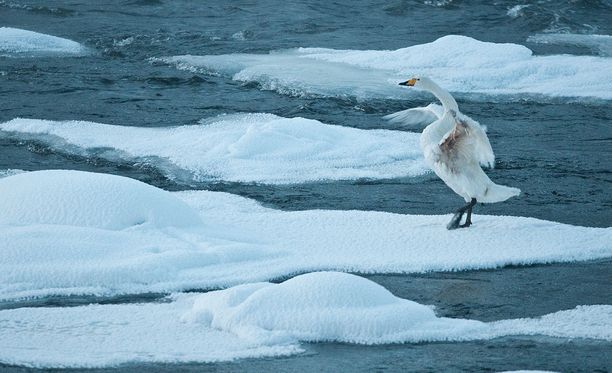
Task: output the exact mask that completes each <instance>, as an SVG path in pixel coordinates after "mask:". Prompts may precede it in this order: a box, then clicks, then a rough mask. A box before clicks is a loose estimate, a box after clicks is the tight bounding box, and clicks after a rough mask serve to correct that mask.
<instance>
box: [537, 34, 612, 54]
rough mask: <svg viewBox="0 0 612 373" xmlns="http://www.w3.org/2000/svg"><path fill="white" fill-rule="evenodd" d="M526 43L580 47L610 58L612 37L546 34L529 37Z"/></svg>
mask: <svg viewBox="0 0 612 373" xmlns="http://www.w3.org/2000/svg"><path fill="white" fill-rule="evenodd" d="M527 41H529V42H532V43H541V44H562V45H563V44H565V45H576V46H582V47H587V48H590V49H591V50H593V51H595V52H597V53H598V54H599V55H600V56H604V57H611V56H612V35H597V34H568V33H566V34H560V33H548V34H536V35H533V36H530V37H529V38H527Z"/></svg>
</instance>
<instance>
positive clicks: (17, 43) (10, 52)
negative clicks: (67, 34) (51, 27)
mask: <svg viewBox="0 0 612 373" xmlns="http://www.w3.org/2000/svg"><path fill="white" fill-rule="evenodd" d="M88 53H89V50H88V49H87V48H86V47H85V46H83V45H81V44H79V43H77V42H75V41H72V40H68V39H63V38H58V37H57V36H52V35H46V34H41V33H38V32H34V31H28V30H21V29H18V28H12V27H0V56H4V57H20V56H27V57H31V56H82V55H85V54H88Z"/></svg>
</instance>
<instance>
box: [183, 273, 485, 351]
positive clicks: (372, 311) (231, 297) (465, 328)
mask: <svg viewBox="0 0 612 373" xmlns="http://www.w3.org/2000/svg"><path fill="white" fill-rule="evenodd" d="M184 319H185V320H186V321H189V322H193V323H197V324H202V325H204V326H206V327H212V328H215V329H219V330H224V331H228V332H231V333H233V334H235V335H238V336H239V337H240V338H241V339H244V340H249V341H253V342H256V341H259V342H260V343H261V342H264V343H267V344H278V343H295V342H297V341H305V342H322V341H338V342H348V343H360V344H381V343H401V342H423V341H438V340H463V339H470V337H469V335H474V334H476V333H482V332H483V331H485V330H486V327H485V324H484V323H480V322H477V321H471V320H451V319H444V318H438V317H436V316H435V314H434V311H433V310H432V309H431V308H429V307H427V306H424V305H421V304H418V303H416V302H412V301H409V300H406V299H400V298H397V297H395V296H394V295H393V294H391V293H390V292H389V291H388V290H386V289H385V288H383V287H382V286H380V285H378V284H376V283H374V282H372V281H369V280H366V279H364V278H362V277H358V276H355V275H351V274H346V273H338V272H315V273H309V274H305V275H301V276H297V277H295V278H292V279H290V280H287V281H285V282H283V283H281V284H271V283H255V284H245V285H241V286H237V287H234V288H230V289H227V290H221V291H215V292H210V293H206V294H203V295H200V296H198V297H197V298H195V301H194V306H193V309H192V310H190V311H189V312H188V313H186V314H185V316H184Z"/></svg>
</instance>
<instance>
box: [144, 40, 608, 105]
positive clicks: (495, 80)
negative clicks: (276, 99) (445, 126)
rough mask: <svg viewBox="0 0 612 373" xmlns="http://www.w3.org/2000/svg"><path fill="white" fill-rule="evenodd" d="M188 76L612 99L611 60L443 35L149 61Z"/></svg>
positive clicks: (352, 90)
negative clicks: (427, 84) (361, 46)
mask: <svg viewBox="0 0 612 373" xmlns="http://www.w3.org/2000/svg"><path fill="white" fill-rule="evenodd" d="M151 60H152V61H153V62H163V63H167V64H171V65H174V66H176V67H178V68H179V69H186V70H192V71H198V72H204V73H210V74H222V75H227V76H231V77H232V79H234V80H237V81H242V82H257V83H259V84H260V85H261V87H262V89H267V90H275V91H278V92H280V93H285V94H292V95H303V94H315V95H322V96H336V97H343V96H351V97H357V98H366V99H367V98H397V99H403V98H406V97H409V95H410V94H411V93H409V91H408V90H402V89H401V87H397V83H398V82H399V81H401V80H405V79H407V78H409V77H411V76H414V75H425V76H429V77H430V78H432V79H434V80H435V81H436V82H438V83H440V85H441V86H443V87H445V88H446V89H447V90H449V91H451V92H453V93H458V94H462V93H463V94H469V95H468V96H469V97H470V98H473V99H481V98H483V97H490V96H494V95H510V96H516V97H517V98H521V99H522V98H524V97H525V96H529V97H530V98H532V99H541V98H543V99H546V97H566V98H567V97H573V98H589V97H590V98H596V99H604V100H610V99H612V88H610V84H609V83H608V82H610V81H611V80H612V69H610V59H609V58H605V57H598V56H573V55H551V56H534V55H533V53H532V51H531V50H530V49H529V48H527V47H525V46H522V45H518V44H509V43H489V42H482V41H479V40H476V39H472V38H470V37H466V36H458V35H448V36H444V37H442V38H440V39H438V40H435V41H434V42H431V43H427V44H420V45H414V46H411V47H407V48H402V49H398V50H335V49H325V48H297V49H290V50H280V51H273V52H270V53H269V54H226V55H205V56H192V55H184V56H173V57H163V58H153V59H151Z"/></svg>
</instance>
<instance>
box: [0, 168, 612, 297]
mask: <svg viewBox="0 0 612 373" xmlns="http://www.w3.org/2000/svg"><path fill="white" fill-rule="evenodd" d="M74 173H75V172H74V171H54V172H39V173H25V174H19V175H14V176H9V177H7V178H3V179H0V182H1V184H0V185H2V186H3V187H2V196H3V198H4V196H7V195H13V194H12V193H16V195H19V198H14V197H11V198H6V200H4V201H2V207H1V208H2V211H3V214H2V216H3V219H9V218H10V222H9V223H10V224H9V225H6V224H0V300H15V299H21V298H27V297H44V296H49V295H69V294H92V295H116V294H137V293H147V292H172V291H181V290H186V289H211V288H217V289H218V288H226V287H229V286H234V285H238V284H244V283H248V282H259V281H268V280H270V279H275V278H280V277H284V276H288V275H292V274H295V273H305V272H312V271H321V270H335V271H342V272H361V273H409V272H411V273H414V272H428V271H457V270H468V269H484V268H497V267H501V266H505V265H525V264H527V265H529V264H536V263H550V262H572V261H580V260H594V259H600V258H609V257H612V244H611V242H612V228H587V227H577V226H571V225H565V224H559V223H554V222H547V221H542V220H538V219H532V218H522V217H509V216H483V215H476V216H474V217H473V221H474V226H473V227H470V229H467V230H461V231H448V230H446V228H445V226H446V223H447V221H448V219H449V218H450V216H448V215H432V216H419V215H400V214H392V213H385V212H374V211H331V210H312V211H295V212H283V211H279V210H273V209H269V208H265V207H262V206H261V205H259V204H258V203H256V202H255V201H253V200H249V199H246V198H242V197H238V196H235V195H231V194H227V193H219V192H208V191H190V192H176V193H170V194H168V193H167V192H164V191H161V190H157V189H156V188H154V187H148V188H150V189H147V188H144V186H143V184H142V183H139V182H136V181H133V180H129V179H125V180H124V179H123V178H119V177H112V176H109V177H110V178H113V179H109V180H115V179H114V178H117V179H119V180H123V181H119V182H117V184H120V185H121V186H124V187H125V188H126V189H125V190H123V189H121V188H115V187H114V185H115V184H116V183H115V182H109V183H106V182H104V180H103V179H101V180H102V181H101V182H96V183H89V182H85V183H74V184H75V187H70V186H66V185H64V186H62V185H63V184H62V183H63V182H64V181H65V180H70V179H71V178H72V177H73V176H74ZM31 175H34V176H32V177H29V176H31ZM88 175H89V176H88ZM92 175H93V176H92ZM95 175H96V174H87V173H83V178H85V179H87V180H95V179H90V177H91V178H93V177H96V176H95ZM103 176H104V175H103ZM103 176H102V177H103ZM47 177H49V178H51V179H52V181H50V182H46V181H45V178H47ZM26 181H27V183H26ZM30 181H32V182H30ZM26 184H28V185H26ZM29 184H34V185H33V186H31V185H29ZM35 184H40V185H43V186H44V187H36V185H35ZM91 184H95V185H93V186H92V185H91ZM79 185H81V186H83V185H87V187H86V188H85V187H83V188H82V189H79V187H78V186H79ZM9 186H15V188H13V187H10V188H9ZM107 186H108V187H107ZM5 189H6V193H5ZM14 189H23V190H17V191H15V190H14ZM80 194H82V195H81V196H80ZM160 195H163V197H160V198H159V199H157V197H158V196H160ZM122 196H124V197H125V196H127V197H129V198H123V197H122ZM172 197H178V198H180V199H182V200H183V201H184V202H185V203H186V204H187V205H188V207H181V204H180V203H177V201H176V199H174V198H172ZM166 198H168V199H167V201H168V203H167V204H166V205H165V208H163V209H162V208H160V209H159V210H158V206H161V204H159V202H158V201H159V200H164V199H166ZM71 199H74V200H75V201H81V202H75V201H71ZM126 199H129V201H126ZM15 201H17V202H15ZM118 201H123V202H122V203H125V204H126V206H128V207H125V206H122V205H120V204H119V202H118ZM22 204H23V205H22ZM39 204H40V205H41V206H43V205H44V204H48V205H49V206H50V207H49V208H43V207H41V206H39ZM66 205H67V206H75V209H74V210H78V211H77V212H73V211H70V210H68V209H66V208H65V207H64V206H66ZM25 206H29V208H31V210H32V211H37V212H39V213H41V214H42V215H41V216H42V217H44V219H42V218H40V217H39V216H38V215H36V214H35V213H34V212H30V211H23V210H24V207H25ZM89 206H91V207H92V208H89ZM109 206H115V207H114V208H112V209H111V208H110V207H109ZM129 206H134V208H133V209H131V208H130V207H129ZM83 209H84V210H83ZM149 209H152V210H153V211H154V213H153V214H152V216H153V217H152V218H151V217H150V216H151V215H147V214H145V213H142V214H141V213H140V212H139V211H150V210H149ZM107 210H112V211H110V212H108V213H107V212H106V211H107ZM53 211H57V213H55V212H53ZM193 211H195V213H196V214H199V216H200V220H201V221H202V222H203V223H201V224H198V223H197V222H199V221H200V220H198V221H197V222H196V220H195V219H194V218H191V216H192V215H191V214H192V213H193ZM64 213H65V214H64ZM20 214H24V216H26V217H28V219H33V220H34V221H40V222H41V223H43V222H45V224H37V223H32V224H31V225H26V226H24V225H13V224H15V223H18V224H23V220H22V219H23V218H21V216H22V215H20ZM98 214H100V215H101V216H98ZM105 214H107V215H105ZM113 214H115V215H113ZM160 214H161V215H162V216H159V215H160ZM4 216H7V217H9V218H5V217H4ZM113 216H115V217H116V218H117V221H115V220H114V218H112V217H113ZM181 216H182V217H183V218H181ZM77 217H78V219H77ZM50 219H51V221H49V220H50ZM107 219H108V220H107ZM141 219H142V220H141ZM144 219H153V220H151V221H147V223H148V224H138V223H139V222H143V220H144ZM157 219H159V220H157ZM181 219H184V220H181ZM182 221H184V224H183V225H181V226H177V225H178V223H180V222H182ZM50 222H52V223H54V224H56V223H62V224H64V223H66V224H80V226H76V225H49V223H50ZM5 223H6V221H5ZM190 223H193V224H191V225H189V224H190ZM88 224H89V225H88ZM130 224H138V225H130ZM104 226H107V227H108V229H102V227H104ZM122 227H126V229H121V230H116V229H120V228H122ZM449 242H452V245H449Z"/></svg>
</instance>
